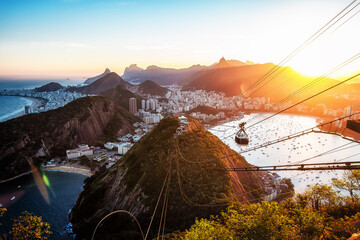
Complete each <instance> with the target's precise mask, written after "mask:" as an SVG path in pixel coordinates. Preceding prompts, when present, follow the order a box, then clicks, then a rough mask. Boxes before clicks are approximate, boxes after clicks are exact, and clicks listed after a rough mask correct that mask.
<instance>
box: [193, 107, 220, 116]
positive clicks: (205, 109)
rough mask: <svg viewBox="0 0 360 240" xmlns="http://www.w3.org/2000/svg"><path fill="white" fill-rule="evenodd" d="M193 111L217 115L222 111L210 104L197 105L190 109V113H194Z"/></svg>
mask: <svg viewBox="0 0 360 240" xmlns="http://www.w3.org/2000/svg"><path fill="white" fill-rule="evenodd" d="M193 112H200V113H204V114H213V115H216V114H218V113H219V112H220V111H219V110H217V109H215V108H212V107H209V106H197V107H196V108H194V109H191V110H190V111H188V113H193Z"/></svg>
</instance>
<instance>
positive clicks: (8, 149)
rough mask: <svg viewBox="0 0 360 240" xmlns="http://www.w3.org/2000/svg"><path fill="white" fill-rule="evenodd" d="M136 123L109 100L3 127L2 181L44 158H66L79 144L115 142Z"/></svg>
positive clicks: (89, 100)
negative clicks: (66, 151) (66, 152)
mask: <svg viewBox="0 0 360 240" xmlns="http://www.w3.org/2000/svg"><path fill="white" fill-rule="evenodd" d="M135 121H137V119H136V118H135V117H134V116H133V115H132V114H130V113H129V112H128V111H126V110H125V109H123V108H120V107H119V106H117V105H116V104H115V103H114V102H113V101H111V100H110V99H108V98H106V97H102V96H95V97H85V98H79V99H77V100H74V101H72V102H70V103H68V104H67V105H65V106H64V107H61V108H58V109H55V110H50V111H47V112H42V113H36V114H29V115H25V116H22V117H18V118H15V119H11V120H9V121H6V122H2V123H0V133H1V135H2V138H1V144H0V146H1V147H0V169H1V171H0V179H1V180H4V179H8V178H11V177H14V176H16V175H18V174H21V173H24V172H27V171H29V170H30V164H29V163H34V164H35V165H38V164H40V163H41V161H42V160H41V159H42V158H49V157H50V156H63V155H64V154H65V150H66V149H71V148H74V147H76V146H77V144H82V143H86V144H95V143H97V142H98V141H100V142H103V141H109V140H113V139H115V137H116V135H117V134H118V133H120V132H122V133H127V132H129V131H130V130H132V129H133V126H132V124H133V123H134V122H135Z"/></svg>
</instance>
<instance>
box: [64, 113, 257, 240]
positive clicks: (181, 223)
mask: <svg viewBox="0 0 360 240" xmlns="http://www.w3.org/2000/svg"><path fill="white" fill-rule="evenodd" d="M178 127H179V120H178V119H177V118H168V119H163V120H162V121H161V122H160V123H159V124H158V125H157V126H156V127H155V128H154V129H153V130H152V131H151V132H150V133H148V134H146V135H145V136H144V137H142V138H141V140H140V141H139V142H137V143H136V144H135V145H134V146H133V147H132V148H131V149H130V150H129V151H128V152H127V153H126V154H125V155H124V157H123V158H122V159H121V160H120V161H118V162H117V163H116V164H115V165H114V166H113V167H111V168H109V169H104V170H103V171H101V172H99V173H97V174H95V175H94V176H92V177H91V178H90V179H89V180H87V181H86V184H85V186H84V191H83V192H82V193H81V195H80V197H79V199H78V201H77V203H76V205H75V206H74V208H73V209H72V213H71V222H72V223H73V226H74V232H75V233H76V234H77V236H79V238H88V237H89V234H91V231H92V230H93V229H94V227H95V226H96V224H97V222H98V221H99V220H100V219H101V218H102V217H103V216H105V215H106V214H108V213H110V212H111V211H113V210H118V209H126V210H128V211H130V212H132V213H134V214H135V215H136V217H137V218H138V220H139V221H140V223H141V225H142V226H148V224H149V222H150V219H151V216H152V214H153V211H154V208H155V205H156V203H157V199H158V197H159V194H160V190H161V188H162V186H163V183H164V179H165V178H166V175H167V173H169V175H170V176H171V180H170V182H169V189H170V191H169V195H168V207H167V215H168V216H171V217H169V218H168V219H167V221H166V232H172V231H175V230H178V229H180V230H184V229H186V228H188V227H189V226H190V225H191V224H192V223H193V222H194V220H195V219H196V217H200V218H205V217H209V216H210V215H211V214H218V213H219V212H220V211H221V210H224V209H226V207H227V206H229V205H231V203H232V202H235V201H236V200H237V199H238V198H239V200H242V201H243V200H246V199H255V198H257V197H258V196H260V195H261V194H262V190H261V189H262V187H261V183H260V182H259V179H258V177H257V175H256V174H251V173H245V174H239V176H238V180H239V181H240V182H243V185H244V188H245V186H246V188H247V189H248V190H249V191H252V190H256V191H253V192H252V193H246V192H245V191H243V190H241V189H238V191H236V192H235V190H234V187H233V184H235V183H234V182H235V181H233V179H232V176H231V175H230V173H229V172H227V171H224V170H223V169H224V167H226V166H227V162H228V161H232V162H233V163H234V164H237V165H238V166H249V165H248V164H247V163H246V161H245V160H244V158H242V157H241V156H239V155H237V154H236V153H235V152H234V151H232V150H231V149H230V148H229V147H228V146H226V145H225V144H223V143H222V142H221V141H220V140H219V139H218V138H217V137H215V136H214V135H212V134H211V133H209V132H207V131H205V129H204V128H203V127H202V125H200V124H198V123H197V122H195V121H193V120H190V123H189V124H188V127H189V131H187V132H185V133H183V134H182V135H180V136H177V137H176V138H175V137H174V134H175V132H176V129H177V128H178ZM180 186H181V189H180ZM259 189H260V190H259ZM237 194H238V195H237ZM162 199H163V198H162ZM199 205H200V206H201V207H199ZM162 206H163V200H161V201H160V204H159V207H158V213H157V214H156V215H155V218H154V220H153V222H154V223H159V222H160V213H159V211H161V210H159V209H161V208H162ZM84 219H91V220H90V222H89V221H84ZM106 221H109V222H111V223H112V224H104V225H102V227H101V228H100V229H99V231H98V232H97V233H96V235H97V237H98V238H99V239H111V237H114V236H117V237H118V238H119V239H120V238H121V239H126V238H127V237H126V236H132V237H128V239H131V238H134V235H133V234H135V233H137V234H138V229H137V226H136V225H135V224H133V223H132V222H131V221H129V218H128V216H124V215H121V214H120V215H114V216H112V217H110V219H108V220H106ZM119 234H120V235H119ZM155 234H157V229H156V227H154V228H152V229H151V234H150V235H151V236H154V235H155ZM137 237H139V236H137ZM137 237H135V238H137Z"/></svg>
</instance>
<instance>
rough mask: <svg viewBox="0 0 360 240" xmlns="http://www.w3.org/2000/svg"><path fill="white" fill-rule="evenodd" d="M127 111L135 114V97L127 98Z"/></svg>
mask: <svg viewBox="0 0 360 240" xmlns="http://www.w3.org/2000/svg"><path fill="white" fill-rule="evenodd" d="M129 112H131V113H132V114H135V113H136V112H137V106H136V98H130V99H129Z"/></svg>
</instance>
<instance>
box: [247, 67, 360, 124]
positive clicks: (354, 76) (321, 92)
mask: <svg viewBox="0 0 360 240" xmlns="http://www.w3.org/2000/svg"><path fill="white" fill-rule="evenodd" d="M358 76H360V73H358V74H355V75H353V76H351V77H349V78H347V79H345V80H343V81H341V82H339V83H337V84H335V85H333V86H331V87H328V88H326V89H325V90H322V91H320V92H318V93H316V94H314V95H312V96H310V97H307V98H305V99H304V100H302V101H300V102H297V103H295V104H293V105H291V106H289V107H287V108H285V109H283V110H281V111H279V112H276V113H274V114H272V115H271V116H269V117H266V118H265V119H262V120H261V121H258V122H256V123H253V124H251V125H250V126H248V127H246V129H247V128H250V127H253V126H255V125H257V124H259V123H261V122H263V121H266V120H268V119H270V118H272V117H274V116H276V115H278V114H280V113H283V112H285V111H287V110H289V109H290V108H293V107H295V106H297V105H299V104H301V103H304V102H306V101H308V100H310V99H312V98H314V97H317V96H319V95H320V94H323V93H324V92H327V91H329V90H331V89H333V88H335V87H337V86H340V85H341V84H344V83H346V82H348V81H350V80H352V79H354V78H356V77H358Z"/></svg>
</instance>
